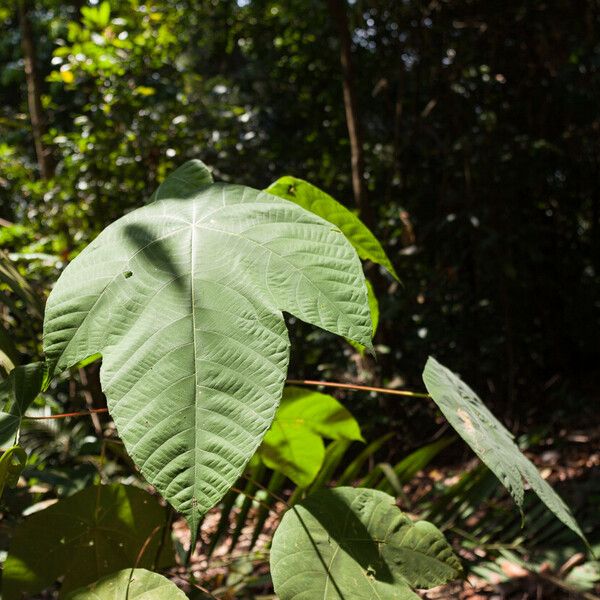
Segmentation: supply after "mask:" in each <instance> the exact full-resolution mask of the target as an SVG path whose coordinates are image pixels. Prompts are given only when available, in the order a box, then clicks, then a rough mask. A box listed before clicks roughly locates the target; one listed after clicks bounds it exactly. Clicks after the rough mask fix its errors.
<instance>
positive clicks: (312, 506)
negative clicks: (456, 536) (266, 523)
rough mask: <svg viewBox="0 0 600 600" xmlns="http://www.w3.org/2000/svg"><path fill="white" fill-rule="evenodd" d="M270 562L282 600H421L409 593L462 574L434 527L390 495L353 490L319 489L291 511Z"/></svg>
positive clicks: (283, 524) (276, 535)
mask: <svg viewBox="0 0 600 600" xmlns="http://www.w3.org/2000/svg"><path fill="white" fill-rule="evenodd" d="M270 561H271V576H272V578H273V584H274V587H275V593H276V594H277V596H278V597H279V598H280V599H281V600H300V599H301V598H323V599H324V600H342V599H343V600H350V599H351V600H372V599H373V598H379V599H380V600H417V599H418V596H417V595H416V594H415V593H414V592H412V590H411V588H430V587H434V586H437V585H441V584H442V583H445V582H447V581H449V580H451V579H454V578H456V577H457V576H458V575H459V574H460V572H461V565H460V561H459V560H458V558H457V557H456V556H455V555H454V553H453V552H452V549H451V548H450V546H449V545H448V543H447V542H446V540H445V539H444V536H443V535H442V533H441V532H440V531H439V530H438V529H437V528H436V527H435V526H434V525H432V524H431V523H427V522H426V521H417V522H413V521H411V520H410V519H409V518H408V517H407V516H406V515H404V514H403V513H402V512H401V511H400V510H399V509H398V508H397V507H396V506H395V502H394V498H392V497H391V496H388V494H385V493H383V492H380V491H377V490H371V489H355V488H349V487H340V488H333V489H324V490H320V491H319V492H317V493H315V494H313V495H311V496H309V497H308V498H307V499H306V500H305V501H303V502H302V503H300V504H298V505H296V506H294V507H293V508H291V509H290V510H288V512H287V513H286V514H285V515H284V517H283V519H282V521H281V524H280V525H279V527H278V529H277V531H276V532H275V536H274V537H273V545H272V548H271V556H270Z"/></svg>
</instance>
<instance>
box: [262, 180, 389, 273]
mask: <svg viewBox="0 0 600 600" xmlns="http://www.w3.org/2000/svg"><path fill="white" fill-rule="evenodd" d="M266 191H267V192H269V193H270V194H274V195H275V196H280V197H281V198H285V199H286V200H291V201H292V202H295V203H296V204H298V205H300V206H302V207H303V208H306V210H310V211H311V212H313V213H315V214H316V215H319V216H320V217H323V218H324V219H326V220H327V221H329V222H330V223H333V224H334V225H337V226H338V227H339V228H340V229H341V230H342V232H343V233H344V235H345V236H346V237H347V238H348V241H349V242H350V243H351V244H352V245H353V246H354V248H355V249H356V251H357V252H358V255H359V256H360V257H361V258H363V259H367V260H370V261H372V262H374V263H376V264H378V265H381V266H382V267H383V268H384V269H386V270H387V271H388V272H389V273H390V274H391V275H392V276H393V277H394V279H398V274H397V273H396V270H395V269H394V266H393V265H392V263H391V261H390V259H389V258H388V256H387V254H386V253H385V250H384V249H383V247H382V246H381V244H380V243H379V240H378V239H377V238H376V237H375V236H374V235H373V233H372V232H371V230H370V229H369V228H368V227H367V226H366V225H365V224H364V223H363V222H362V221H361V220H360V219H359V218H358V217H357V216H356V215H355V214H354V213H353V212H351V211H349V210H348V209H347V208H346V207H345V206H344V205H343V204H340V203H339V202H338V201H337V200H334V199H333V198H332V197H331V196H330V195H329V194H326V193H325V192H324V191H323V190H320V189H319V188H318V187H316V186H314V185H312V184H311V183H308V181H304V180H303V179H299V178H298V177H290V176H289V175H286V176H285V177H281V178H280V179H278V180H277V181H276V182H275V183H272V184H271V185H270V186H269V187H268V188H267V190H266Z"/></svg>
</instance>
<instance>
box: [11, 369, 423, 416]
mask: <svg viewBox="0 0 600 600" xmlns="http://www.w3.org/2000/svg"><path fill="white" fill-rule="evenodd" d="M286 383H288V384H290V385H309V386H316V387H331V388H340V389H344V390H355V391H361V392H375V393H377V394H388V395H390V396H408V397H410V398H431V396H430V395H429V394H426V393H424V392H411V391H409V390H392V389H390V388H382V387H373V386H370V385H357V384H354V383H339V382H337V381H318V380H315V379H288V380H287V381H286ZM105 412H108V408H92V409H90V410H80V411H77V412H69V413H60V414H58V415H48V416H44V417H29V416H24V417H23V418H24V419H29V420H32V421H41V420H44V419H66V418H67V417H86V416H90V415H95V414H98V413H105Z"/></svg>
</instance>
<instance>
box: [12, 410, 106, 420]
mask: <svg viewBox="0 0 600 600" xmlns="http://www.w3.org/2000/svg"><path fill="white" fill-rule="evenodd" d="M105 412H108V408H92V409H90V410H80V411H77V412H70V413H60V414H58V415H48V416H44V417H29V416H27V415H25V416H24V417H23V418H24V419H28V420H31V421H43V420H44V419H66V418H67V417H87V416H91V415H92V414H96V413H105Z"/></svg>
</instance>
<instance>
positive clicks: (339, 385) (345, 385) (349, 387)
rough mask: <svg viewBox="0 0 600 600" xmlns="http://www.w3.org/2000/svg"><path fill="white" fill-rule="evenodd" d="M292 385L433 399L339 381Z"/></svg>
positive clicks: (296, 381) (302, 381)
mask: <svg viewBox="0 0 600 600" xmlns="http://www.w3.org/2000/svg"><path fill="white" fill-rule="evenodd" d="M286 383H289V384H290V385H315V386H323V387H333V388H341V389H344V390H359V391H364V392H376V393H378V394H389V395H390V396H410V397H411V398H431V396H430V395H429V394H426V393H424V392H410V391H408V390H392V389H389V388H381V387H372V386H370V385H355V384H354V383H338V382H337V381H316V380H313V379H288V380H287V381H286Z"/></svg>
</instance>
